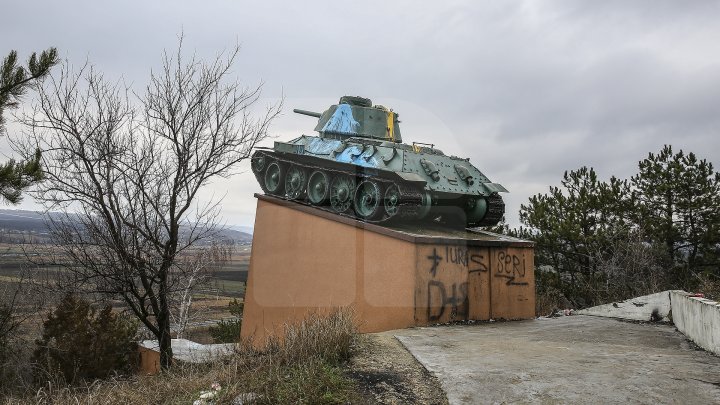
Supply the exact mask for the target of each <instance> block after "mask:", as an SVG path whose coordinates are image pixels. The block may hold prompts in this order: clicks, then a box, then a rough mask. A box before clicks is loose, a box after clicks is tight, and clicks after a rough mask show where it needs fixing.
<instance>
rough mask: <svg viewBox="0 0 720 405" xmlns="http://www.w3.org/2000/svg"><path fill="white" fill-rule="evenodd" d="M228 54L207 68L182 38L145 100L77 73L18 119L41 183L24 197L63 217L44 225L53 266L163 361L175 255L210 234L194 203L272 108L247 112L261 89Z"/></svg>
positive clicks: (43, 91) (202, 205)
mask: <svg viewBox="0 0 720 405" xmlns="http://www.w3.org/2000/svg"><path fill="white" fill-rule="evenodd" d="M238 52H239V47H238V46H236V47H235V48H233V49H232V50H231V51H230V52H229V53H227V54H220V55H219V56H218V57H217V58H215V59H214V60H212V61H210V62H204V61H201V60H198V59H197V58H196V57H194V56H193V57H191V58H189V59H186V58H184V57H183V54H182V40H181V41H180V46H179V47H178V51H177V53H176V54H174V55H168V54H167V53H165V54H164V57H163V64H162V69H161V70H160V71H159V72H152V73H151V75H150V81H149V84H148V85H147V87H146V89H145V92H144V93H143V94H141V95H138V94H135V93H132V92H131V91H130V89H129V88H128V87H126V86H124V85H123V84H122V83H121V82H110V81H108V80H106V79H104V77H103V76H102V75H101V74H100V73H98V72H97V71H95V70H94V69H93V67H92V66H87V65H86V66H85V67H83V68H82V69H81V70H80V71H79V72H77V73H73V72H72V69H71V68H70V67H69V66H68V64H65V65H64V66H62V69H61V71H60V74H59V75H58V76H53V77H51V78H50V80H47V81H46V83H45V85H44V86H43V87H41V88H39V89H38V91H39V97H38V101H37V102H36V103H35V106H34V109H33V112H32V113H30V114H28V115H26V116H25V117H24V118H23V122H24V123H25V124H26V128H27V129H28V131H27V132H28V135H29V137H28V138H26V139H29V142H21V141H20V143H16V146H17V149H18V150H19V151H21V152H23V153H24V154H25V155H26V156H31V154H32V153H33V152H34V151H35V149H36V148H40V150H41V151H42V164H43V167H44V168H45V171H46V172H45V179H46V180H45V181H44V182H43V183H41V184H40V185H39V186H38V187H37V189H36V191H35V192H34V196H35V197H36V198H37V199H38V200H39V201H42V202H43V203H45V204H46V206H47V207H48V208H49V209H54V210H62V211H63V212H64V213H65V218H64V219H58V218H57V217H53V218H52V219H51V224H50V226H51V233H52V236H53V238H54V241H55V246H56V247H57V249H58V250H59V251H60V252H62V255H61V256H62V260H61V261H60V262H61V263H62V264H63V265H64V266H65V267H66V268H67V269H68V270H69V271H67V272H65V273H66V274H68V275H71V276H72V278H71V280H67V281H71V282H72V283H73V285H74V286H76V288H84V289H86V290H90V291H96V292H98V293H101V294H103V295H105V296H107V297H113V298H119V299H122V300H123V301H124V302H125V304H126V305H127V306H128V307H129V308H130V310H131V311H132V312H133V313H134V314H135V316H137V318H138V319H139V320H140V321H141V322H142V323H143V324H144V325H145V327H147V329H149V330H150V331H151V332H152V333H153V334H154V335H155V337H156V338H157V339H158V341H159V346H160V363H161V366H162V367H163V368H168V367H169V366H170V365H171V363H172V347H171V336H170V322H171V315H170V305H169V298H170V296H171V295H172V294H173V293H174V292H175V291H178V290H182V289H183V288H186V286H184V285H182V283H179V281H180V280H183V279H184V278H183V277H176V276H175V274H177V273H182V272H184V271H187V270H188V267H187V266H184V264H183V263H182V260H181V257H182V255H183V253H184V252H187V251H188V250H189V249H190V248H191V247H194V249H196V247H197V246H198V245H199V243H200V242H202V241H207V240H212V239H213V238H214V237H215V236H216V235H217V231H218V230H219V227H218V214H219V205H218V204H219V202H218V201H212V200H206V199H201V194H200V192H201V190H202V189H203V187H204V186H206V185H207V184H208V183H209V182H210V181H211V180H212V179H214V178H217V177H228V176H230V175H231V174H233V172H234V170H235V169H236V168H237V165H238V163H239V162H240V161H242V160H243V159H246V158H248V156H249V155H250V153H251V150H252V148H253V147H254V146H255V145H256V144H257V143H258V142H259V141H261V140H263V139H265V138H266V137H267V136H268V132H267V131H268V126H269V124H270V122H271V121H272V120H273V118H275V117H276V116H277V115H278V114H279V112H280V108H281V105H280V104H277V105H274V106H268V107H267V108H265V109H263V110H262V112H261V113H259V115H258V116H256V117H254V116H253V115H252V114H251V110H252V109H253V105H254V104H256V103H257V101H258V99H259V95H260V90H261V85H260V86H257V87H243V86H241V85H240V84H239V82H237V81H236V80H231V79H230V77H229V76H230V69H231V66H232V65H233V62H234V60H235V59H236V57H237V55H238Z"/></svg>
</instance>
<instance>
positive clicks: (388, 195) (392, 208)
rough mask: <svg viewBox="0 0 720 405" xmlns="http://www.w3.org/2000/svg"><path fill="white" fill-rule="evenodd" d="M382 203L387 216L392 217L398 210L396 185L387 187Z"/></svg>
mask: <svg viewBox="0 0 720 405" xmlns="http://www.w3.org/2000/svg"><path fill="white" fill-rule="evenodd" d="M383 205H384V206H385V213H386V214H387V216H388V218H392V217H394V216H395V215H397V213H398V212H399V211H400V190H398V187H397V186H396V185H392V186H390V187H388V189H387V190H386V191H385V199H384V200H383Z"/></svg>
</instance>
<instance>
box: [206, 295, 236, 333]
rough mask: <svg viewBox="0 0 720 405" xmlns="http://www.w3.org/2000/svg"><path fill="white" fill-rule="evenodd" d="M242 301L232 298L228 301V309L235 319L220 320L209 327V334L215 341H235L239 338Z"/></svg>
mask: <svg viewBox="0 0 720 405" xmlns="http://www.w3.org/2000/svg"><path fill="white" fill-rule="evenodd" d="M243 307H244V306H243V303H242V302H239V301H238V300H237V298H234V299H233V300H232V301H230V302H229V303H228V311H230V314H232V315H234V316H235V317H236V319H230V320H227V321H226V320H221V321H220V322H218V323H217V325H215V326H211V327H210V330H209V332H210V336H212V338H213V341H214V342H215V343H235V342H237V341H239V339H240V327H241V326H242V314H243Z"/></svg>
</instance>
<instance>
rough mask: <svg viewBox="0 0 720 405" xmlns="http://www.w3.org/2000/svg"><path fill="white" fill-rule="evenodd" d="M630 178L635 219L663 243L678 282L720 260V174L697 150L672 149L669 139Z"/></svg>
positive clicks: (652, 239) (685, 282)
mask: <svg viewBox="0 0 720 405" xmlns="http://www.w3.org/2000/svg"><path fill="white" fill-rule="evenodd" d="M638 167H639V173H638V174H637V175H636V176H634V177H633V178H632V180H631V182H632V185H633V188H634V190H633V192H634V195H635V196H636V198H637V201H638V209H637V213H636V219H635V220H636V222H637V223H638V224H640V225H642V226H643V227H644V228H645V229H646V230H647V234H648V236H649V239H650V242H652V243H655V244H661V245H662V246H664V250H665V253H666V255H667V259H668V261H669V265H671V266H674V267H675V270H676V273H677V274H676V276H677V281H678V282H679V283H680V285H678V287H686V288H689V287H690V286H689V285H688V283H689V282H692V280H691V279H692V273H694V272H699V271H702V270H704V269H708V268H711V266H715V267H716V265H717V247H718V244H720V174H719V173H715V171H714V169H713V165H712V163H710V162H708V161H706V160H705V159H702V160H698V158H697V157H696V156H695V154H694V153H688V154H685V153H684V152H683V151H682V150H680V151H679V152H678V153H673V151H672V147H671V146H670V145H665V146H664V147H663V149H662V150H661V151H660V152H659V153H658V154H653V153H650V154H648V157H647V158H646V159H644V160H642V161H640V162H639V164H638Z"/></svg>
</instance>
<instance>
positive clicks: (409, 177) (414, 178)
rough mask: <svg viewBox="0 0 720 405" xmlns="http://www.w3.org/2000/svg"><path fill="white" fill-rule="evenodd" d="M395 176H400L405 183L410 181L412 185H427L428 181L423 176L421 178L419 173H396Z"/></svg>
mask: <svg viewBox="0 0 720 405" xmlns="http://www.w3.org/2000/svg"><path fill="white" fill-rule="evenodd" d="M395 174H397V175H398V177H400V178H401V179H403V180H405V181H409V182H412V183H423V184H425V183H427V180H425V179H424V178H423V177H422V176H420V175H419V174H417V173H405V172H395Z"/></svg>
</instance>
